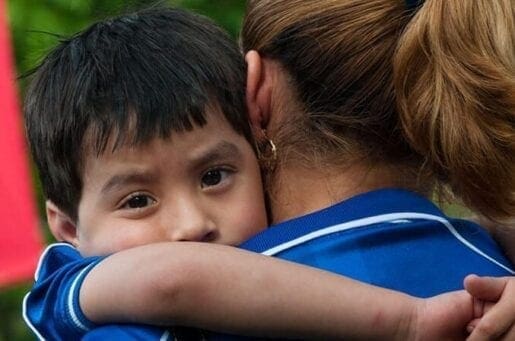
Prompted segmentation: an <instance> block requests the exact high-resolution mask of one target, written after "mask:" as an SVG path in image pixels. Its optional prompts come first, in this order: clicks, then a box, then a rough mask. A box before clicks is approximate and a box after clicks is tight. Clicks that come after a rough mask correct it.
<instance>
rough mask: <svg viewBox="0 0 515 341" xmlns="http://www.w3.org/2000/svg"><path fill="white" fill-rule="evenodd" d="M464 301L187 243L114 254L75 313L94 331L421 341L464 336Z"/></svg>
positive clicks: (93, 275)
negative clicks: (129, 328) (151, 328)
mask: <svg viewBox="0 0 515 341" xmlns="http://www.w3.org/2000/svg"><path fill="white" fill-rule="evenodd" d="M471 302H472V301H471V299H470V297H469V296H468V295H467V294H465V293H463V292H462V293H458V294H449V295H446V296H442V297H438V298H435V299H433V300H429V301H428V300H420V299H416V298H413V297H410V296H408V295H404V294H401V293H396V292H393V291H390V290H386V289H381V288H377V287H373V286H370V285H365V284H362V283H359V282H356V281H353V280H350V279H346V278H344V277H341V276H338V275H334V274H331V273H328V272H324V271H320V270H316V269H311V268H308V267H305V266H301V265H298V264H294V263H289V262H286V261H282V260H279V259H275V258H270V257H266V256H262V255H258V254H254V253H250V252H247V251H243V250H239V249H236V248H233V247H228V246H222V245H213V244H205V243H190V242H181V243H161V244H153V245H147V246H142V247H137V248H134V249H130V250H125V251H122V252H120V253H117V254H114V255H112V256H110V257H108V258H106V259H105V260H104V261H102V262H101V263H99V264H98V265H97V266H96V267H95V268H94V269H92V270H91V272H89V274H88V275H87V277H86V279H85V280H84V283H83V285H82V288H81V291H80V305H81V308H82V310H83V312H84V313H85V315H86V316H87V317H89V318H90V319H91V320H92V321H94V322H102V323H109V322H138V323H147V324H158V325H168V324H174V325H184V326H195V327H200V328H204V329H209V330H216V331H224V332H230V333H235V334H243V335H260V336H275V337H280V336H288V337H299V336H301V337H324V338H330V337H332V338H336V337H337V338H342V337H348V338H360V339H373V338H384V337H388V338H392V339H394V338H399V339H406V338H411V337H412V336H413V335H414V333H416V332H420V331H421V330H425V333H424V335H423V337H424V338H427V339H431V338H433V339H434V338H436V339H441V338H442V337H453V336H457V335H459V336H460V337H462V336H463V330H464V328H465V325H466V324H467V322H468V321H470V320H471V319H472V303H471ZM446 314H447V315H446ZM430 333H432V334H430ZM418 336H422V335H418ZM430 336H431V337H430ZM420 338H422V337H420Z"/></svg>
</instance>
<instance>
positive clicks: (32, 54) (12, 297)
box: [0, 0, 245, 341]
mask: <svg viewBox="0 0 515 341" xmlns="http://www.w3.org/2000/svg"><path fill="white" fill-rule="evenodd" d="M154 4H170V5H172V6H179V7H184V8H188V9H192V10H193V11H195V12H197V13H200V14H203V15H206V16H209V17H211V18H213V19H214V20H215V21H216V22H218V23H219V24H220V25H221V26H223V27H224V28H225V29H227V30H228V31H229V32H230V33H231V35H232V36H234V37H235V38H236V37H237V35H238V32H239V29H240V23H241V18H242V16H243V10H244V6H245V0H175V1H172V0H170V1H159V2H156V1H143V0H132V1H131V0H129V1H127V0H126V1H122V0H7V11H8V20H9V23H10V27H11V37H12V42H13V47H14V53H15V57H16V67H17V73H18V74H19V75H22V74H24V73H26V72H27V71H29V70H30V69H32V68H33V67H35V66H36V65H37V64H38V62H39V61H40V60H41V59H42V57H43V56H44V55H45V54H46V53H47V52H48V51H49V50H50V49H51V48H52V47H53V46H55V45H56V44H57V38H56V35H61V36H62V35H64V36H67V35H71V34H73V33H75V32H77V31H79V30H82V29H83V28H85V27H87V26H88V25H89V24H91V23H92V22H94V21H97V20H99V19H103V18H106V17H109V16H113V15H117V14H120V13H126V12H129V11H131V10H135V9H138V8H143V7H147V6H152V5H154ZM25 85H26V84H25V81H23V80H21V81H20V83H19V86H20V94H21V95H22V96H23V91H24V88H25ZM34 183H35V184H36V188H37V191H36V192H37V195H38V199H39V200H38V203H39V209H40V215H41V221H42V222H44V221H45V217H44V212H43V210H42V198H41V192H40V189H39V184H38V182H37V179H36V178H35V179H34ZM42 229H43V230H45V229H46V226H44V223H42ZM44 233H45V236H46V238H47V241H49V242H50V241H51V238H50V236H49V235H48V233H47V232H46V231H45V232H44ZM29 286H30V283H26V284H22V285H17V286H14V287H11V288H4V289H0V290H1V291H0V341H7V340H33V339H35V337H34V336H33V334H32V333H31V332H30V331H29V330H28V328H27V327H26V326H25V325H24V323H23V321H22V317H21V315H22V312H21V302H22V299H23V295H24V294H25V292H27V290H28V288H29Z"/></svg>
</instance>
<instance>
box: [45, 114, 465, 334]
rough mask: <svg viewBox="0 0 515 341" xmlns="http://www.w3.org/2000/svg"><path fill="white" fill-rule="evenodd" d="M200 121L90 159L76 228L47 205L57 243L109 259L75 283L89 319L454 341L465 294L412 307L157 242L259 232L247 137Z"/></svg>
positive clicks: (343, 285) (296, 269)
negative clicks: (164, 136) (189, 127)
mask: <svg viewBox="0 0 515 341" xmlns="http://www.w3.org/2000/svg"><path fill="white" fill-rule="evenodd" d="M207 122H208V123H207V125H205V126H204V127H203V128H198V127H197V128H195V129H193V130H192V131H190V132H182V133H176V134H174V135H173V136H172V137H171V138H170V139H166V140H163V139H158V138H156V139H154V140H152V141H151V142H150V143H148V144H145V145H142V146H132V147H130V146H125V147H120V148H118V149H116V150H115V151H114V152H111V149H110V148H106V152H104V153H102V154H101V155H99V156H96V155H95V154H94V153H87V154H86V157H85V164H84V180H83V182H84V184H83V194H82V197H81V201H80V204H79V210H78V212H79V214H78V217H79V218H78V221H77V223H73V221H72V220H71V219H70V218H69V217H67V216H66V214H64V213H63V212H61V211H60V210H59V209H58V208H57V207H56V206H55V205H53V204H52V203H51V202H48V204H47V213H48V220H49V224H50V227H51V230H52V232H53V233H54V235H55V236H56V237H57V238H58V239H60V240H65V241H67V242H70V243H72V244H73V245H74V246H76V247H77V248H78V250H80V252H81V253H82V254H83V255H99V254H110V253H116V254H114V255H112V256H110V257H108V258H107V259H105V260H104V261H103V262H102V263H100V264H99V265H97V266H96V267H95V268H94V269H93V270H92V271H91V272H90V273H89V274H88V276H87V277H86V279H85V281H84V283H83V286H82V288H81V296H80V300H81V308H82V309H83V311H84V313H85V314H86V316H87V317H88V318H89V319H91V320H92V321H95V322H104V323H105V322H120V321H121V322H140V323H141V322H145V323H151V324H171V323H174V324H181V325H190V326H197V327H203V328H209V329H214V330H223V331H229V332H233V333H243V334H258V335H263V334H265V335H273V336H303V337H306V336H312V337H353V338H357V337H360V338H376V337H377V338H380V337H385V336H387V337H391V338H400V339H404V338H406V337H415V336H416V338H420V339H424V338H425V339H432V338H442V337H450V336H459V337H461V336H462V335H463V328H464V326H465V324H466V323H467V322H468V321H470V320H471V319H472V318H473V315H472V311H473V310H472V300H471V298H470V297H469V296H468V295H467V294H466V293H464V292H461V293H452V294H447V295H443V296H438V297H437V298H435V299H432V300H420V299H416V298H412V297H410V296H407V295H404V294H400V293H394V292H392V291H389V290H385V289H380V288H374V287H371V286H368V285H364V284H361V283H358V282H355V281H352V280H349V279H345V278H343V277H340V276H336V275H333V274H329V273H325V272H322V271H318V270H313V269H309V268H306V267H303V266H298V265H293V264H289V263H287V262H284V261H280V260H277V259H272V258H268V257H263V256H260V255H255V254H252V253H249V252H245V251H242V250H237V249H234V248H229V247H223V246H219V247H217V246H214V245H207V244H198V243H165V244H162V243H160V242H174V241H199V242H211V243H218V244H227V245H237V244H238V243H240V242H242V241H244V240H245V239H247V238H249V237H250V236H252V235H253V234H255V233H257V232H259V231H260V230H262V229H263V228H264V227H265V226H266V213H265V207H264V198H263V191H262V186H261V180H260V173H259V165H258V163H257V160H256V157H255V154H254V152H253V150H252V148H251V146H250V144H249V142H248V141H247V140H245V138H244V137H242V136H241V135H239V134H237V133H236V132H234V131H233V129H232V128H231V127H230V125H229V124H228V123H227V122H226V121H225V120H224V118H223V117H222V115H221V114H219V113H217V112H216V111H214V112H210V113H208V115H207ZM157 243H160V244H157ZM147 244H153V245H148V246H146V247H145V246H143V247H137V246H142V245H147ZM122 250H126V251H122ZM120 251H121V252H120ZM117 252H118V253H117ZM156 259H160V260H161V261H160V262H156ZM134 269H138V271H134ZM134 293H138V294H137V295H134ZM335 297H338V299H337V300H335V299H334V298H335ZM451 316H452V318H451ZM422 330H423V331H424V333H423V335H419V334H416V333H417V332H419V333H420V331H422Z"/></svg>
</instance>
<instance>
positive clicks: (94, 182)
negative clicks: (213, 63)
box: [76, 113, 267, 255]
mask: <svg viewBox="0 0 515 341" xmlns="http://www.w3.org/2000/svg"><path fill="white" fill-rule="evenodd" d="M83 174H84V176H83V193H82V197H81V201H80V204H79V209H78V221H77V236H76V246H77V247H78V249H79V251H80V252H81V253H82V254H83V255H98V254H106V253H112V252H116V251H120V250H123V249H127V248H130V247H134V246H138V245H143V244H149V243H155V242H163V241H204V242H214V243H220V244H228V245H237V244H239V243H241V242H243V241H245V240H246V239H247V238H249V237H250V236H252V235H254V234H256V233H257V232H259V231H261V230H262V229H263V228H265V227H266V225H267V220H266V212H265V204H264V196H263V190H262V184H261V177H260V170H259V166H258V163H257V160H256V157H255V154H254V152H253V150H252V148H251V146H250V144H249V143H248V141H247V140H246V139H245V138H244V137H243V136H241V135H239V134H238V133H236V132H235V131H234V130H233V129H232V127H231V126H230V125H229V123H227V121H226V120H225V119H224V118H223V117H222V115H221V114H216V113H210V114H208V115H207V124H206V125H205V126H204V127H202V128H198V127H196V128H195V129H193V130H192V131H190V132H183V133H174V134H173V135H172V137H171V138H170V139H166V140H163V139H158V138H156V139H154V140H152V141H151V142H150V143H148V144H146V145H142V146H136V147H130V146H127V147H121V148H119V149H117V150H116V151H115V152H113V153H111V151H110V149H109V147H108V148H107V149H106V152H104V153H103V154H102V155H100V156H99V157H96V156H89V157H86V160H85V165H84V173H83Z"/></svg>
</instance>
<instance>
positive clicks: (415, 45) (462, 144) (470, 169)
mask: <svg viewBox="0 0 515 341" xmlns="http://www.w3.org/2000/svg"><path fill="white" fill-rule="evenodd" d="M394 84H395V93H396V98H397V106H398V110H399V113H400V119H401V124H402V127H403V131H404V134H405V135H406V137H407V139H408V141H409V142H410V144H411V145H412V147H413V148H414V149H415V150H416V151H417V152H418V153H420V154H421V155H422V156H423V157H424V159H425V163H424V166H423V167H424V168H425V170H426V171H427V170H428V171H430V172H431V173H432V174H434V175H435V176H436V178H437V180H438V182H440V183H442V184H444V185H446V187H447V188H449V189H450V190H451V192H452V193H453V194H454V195H455V196H457V197H459V198H461V200H462V201H463V202H464V203H465V204H466V205H467V206H469V207H470V208H472V209H473V210H475V211H477V212H479V213H481V214H483V215H485V216H487V217H489V218H492V219H495V220H497V221H503V220H505V219H509V218H510V217H513V216H515V197H514V193H515V2H513V1H512V0H495V1H492V0H474V1H468V0H467V1H447V0H426V1H425V3H424V4H423V6H421V8H419V9H418V11H417V12H416V13H415V15H414V17H413V18H412V20H411V21H410V23H409V24H408V26H407V28H406V30H405V31H404V33H403V35H402V37H401V39H400V40H399V44H398V47H397V51H396V53H395V56H394Z"/></svg>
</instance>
